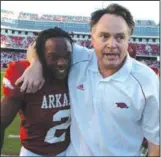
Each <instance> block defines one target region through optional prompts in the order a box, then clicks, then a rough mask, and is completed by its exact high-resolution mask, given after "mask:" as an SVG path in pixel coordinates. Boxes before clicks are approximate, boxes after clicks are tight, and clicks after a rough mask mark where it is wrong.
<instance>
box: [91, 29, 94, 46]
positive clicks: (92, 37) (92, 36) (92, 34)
mask: <svg viewBox="0 0 161 157" xmlns="http://www.w3.org/2000/svg"><path fill="white" fill-rule="evenodd" d="M93 43H94V33H93V32H91V44H92V45H93Z"/></svg>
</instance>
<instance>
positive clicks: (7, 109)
mask: <svg viewBox="0 0 161 157" xmlns="http://www.w3.org/2000/svg"><path fill="white" fill-rule="evenodd" d="M20 104H21V103H20V98H12V97H7V96H3V97H2V99H1V105H0V107H1V144H0V150H2V146H3V142H4V134H5V129H6V128H7V127H8V125H10V124H11V122H12V121H13V119H14V118H15V116H16V114H17V113H18V111H19V109H20Z"/></svg>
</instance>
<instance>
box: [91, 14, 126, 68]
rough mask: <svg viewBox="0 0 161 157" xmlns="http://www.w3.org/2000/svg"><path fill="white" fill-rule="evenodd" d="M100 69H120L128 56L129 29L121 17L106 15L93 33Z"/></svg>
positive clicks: (93, 42) (93, 29)
mask: <svg viewBox="0 0 161 157" xmlns="http://www.w3.org/2000/svg"><path fill="white" fill-rule="evenodd" d="M91 37H92V44H93V47H94V49H95V52H96V55H97V58H98V65H99V68H102V69H104V70H108V69H119V68H120V67H121V66H122V64H123V62H124V60H125V57H126V55H127V49H128V40H129V28H128V25H127V24H126V22H125V20H124V19H123V18H122V17H120V16H115V15H110V14H105V15H103V16H102V17H101V19H100V20H99V21H98V23H97V24H96V26H94V27H93V28H92V31H91Z"/></svg>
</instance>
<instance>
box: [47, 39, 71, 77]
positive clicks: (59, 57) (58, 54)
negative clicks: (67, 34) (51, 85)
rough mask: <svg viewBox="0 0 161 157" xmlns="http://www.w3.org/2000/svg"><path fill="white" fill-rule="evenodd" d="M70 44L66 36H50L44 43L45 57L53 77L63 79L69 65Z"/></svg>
mask: <svg viewBox="0 0 161 157" xmlns="http://www.w3.org/2000/svg"><path fill="white" fill-rule="evenodd" d="M71 53H72V45H71V43H70V42H69V40H68V39H66V38H63V37H62V38H50V39H48V40H47V41H46V43H45V59H46V63H47V66H48V68H49V69H50V71H51V72H52V74H53V76H54V78H56V79H65V78H66V76H67V74H68V72H69V68H70V65H71Z"/></svg>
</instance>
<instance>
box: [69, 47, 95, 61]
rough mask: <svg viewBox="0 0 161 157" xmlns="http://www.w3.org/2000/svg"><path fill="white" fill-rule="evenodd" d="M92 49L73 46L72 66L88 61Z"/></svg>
mask: <svg viewBox="0 0 161 157" xmlns="http://www.w3.org/2000/svg"><path fill="white" fill-rule="evenodd" d="M92 50H93V49H88V48H86V47H83V46H80V45H78V44H73V55H72V64H75V63H78V62H82V61H84V60H88V59H89V58H90V55H91V52H92Z"/></svg>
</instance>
